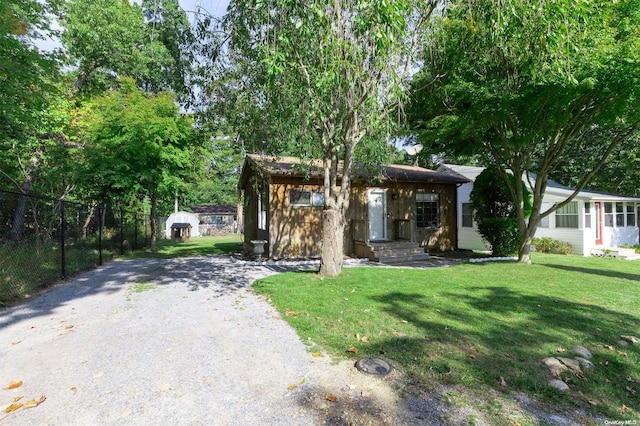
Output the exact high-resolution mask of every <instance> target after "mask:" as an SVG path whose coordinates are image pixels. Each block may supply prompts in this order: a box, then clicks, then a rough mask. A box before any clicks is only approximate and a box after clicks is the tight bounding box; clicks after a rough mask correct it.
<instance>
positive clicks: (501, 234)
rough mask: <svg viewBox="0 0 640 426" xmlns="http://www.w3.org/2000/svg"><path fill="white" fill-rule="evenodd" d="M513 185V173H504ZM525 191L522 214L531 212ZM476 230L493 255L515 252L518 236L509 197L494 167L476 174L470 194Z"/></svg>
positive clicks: (513, 207)
mask: <svg viewBox="0 0 640 426" xmlns="http://www.w3.org/2000/svg"><path fill="white" fill-rule="evenodd" d="M508 177H509V179H510V180H511V181H512V184H513V180H514V178H513V175H508ZM522 190H523V191H524V193H525V197H524V199H525V200H526V203H525V207H524V210H525V214H526V215H527V217H529V215H530V214H531V200H530V197H529V191H528V190H527V189H526V187H525V186H524V183H523V184H522ZM470 200H471V206H472V208H473V211H474V218H475V220H476V222H477V223H478V231H479V232H480V234H481V235H482V237H483V238H484V239H485V240H486V241H487V242H488V243H489V245H490V246H491V250H492V252H493V254H494V256H507V255H512V254H514V253H517V252H518V244H519V241H520V235H519V231H518V219H517V215H516V208H515V205H514V203H513V197H512V195H511V193H510V191H509V187H508V186H507V184H506V183H505V182H504V180H503V179H502V177H501V176H500V175H499V173H498V171H497V169H496V167H495V166H489V167H487V168H485V169H484V170H483V171H482V173H480V174H479V175H478V177H477V178H476V180H475V182H474V184H473V190H472V191H471V195H470Z"/></svg>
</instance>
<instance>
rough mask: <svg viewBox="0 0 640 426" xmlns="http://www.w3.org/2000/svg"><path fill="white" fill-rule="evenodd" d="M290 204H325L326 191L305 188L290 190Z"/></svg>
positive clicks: (316, 205)
mask: <svg viewBox="0 0 640 426" xmlns="http://www.w3.org/2000/svg"><path fill="white" fill-rule="evenodd" d="M289 205H290V206H296V207H304V206H307V207H308V206H314V207H321V206H324V191H309V190H305V189H290V190H289Z"/></svg>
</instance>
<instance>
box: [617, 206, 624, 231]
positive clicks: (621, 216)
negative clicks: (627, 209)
mask: <svg viewBox="0 0 640 426" xmlns="http://www.w3.org/2000/svg"><path fill="white" fill-rule="evenodd" d="M616 226H617V227H622V228H624V204H623V203H616Z"/></svg>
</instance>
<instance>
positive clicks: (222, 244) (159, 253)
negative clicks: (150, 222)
mask: <svg viewBox="0 0 640 426" xmlns="http://www.w3.org/2000/svg"><path fill="white" fill-rule="evenodd" d="M239 251H242V235H239V234H237V235H223V236H217V237H198V238H191V239H190V240H189V241H185V242H182V243H174V242H171V240H165V239H162V240H158V242H157V250H156V252H155V253H152V252H151V251H150V250H148V249H147V250H139V251H135V252H131V253H128V254H127V255H126V257H127V258H143V257H144V258H147V257H149V258H161V259H169V258H175V257H188V256H204V255H207V254H230V253H233V252H239Z"/></svg>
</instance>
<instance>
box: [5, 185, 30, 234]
mask: <svg viewBox="0 0 640 426" xmlns="http://www.w3.org/2000/svg"><path fill="white" fill-rule="evenodd" d="M32 187H33V177H32V176H31V174H27V175H26V176H25V178H24V181H23V182H22V185H20V189H21V191H22V192H23V193H24V194H25V195H21V196H20V198H19V199H18V205H17V206H16V211H15V212H14V214H13V222H12V223H11V233H10V234H9V239H11V241H20V240H22V237H23V229H24V215H25V213H26V211H27V201H28V197H27V195H26V192H27V191H29V190H30V189H31V188H32Z"/></svg>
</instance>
